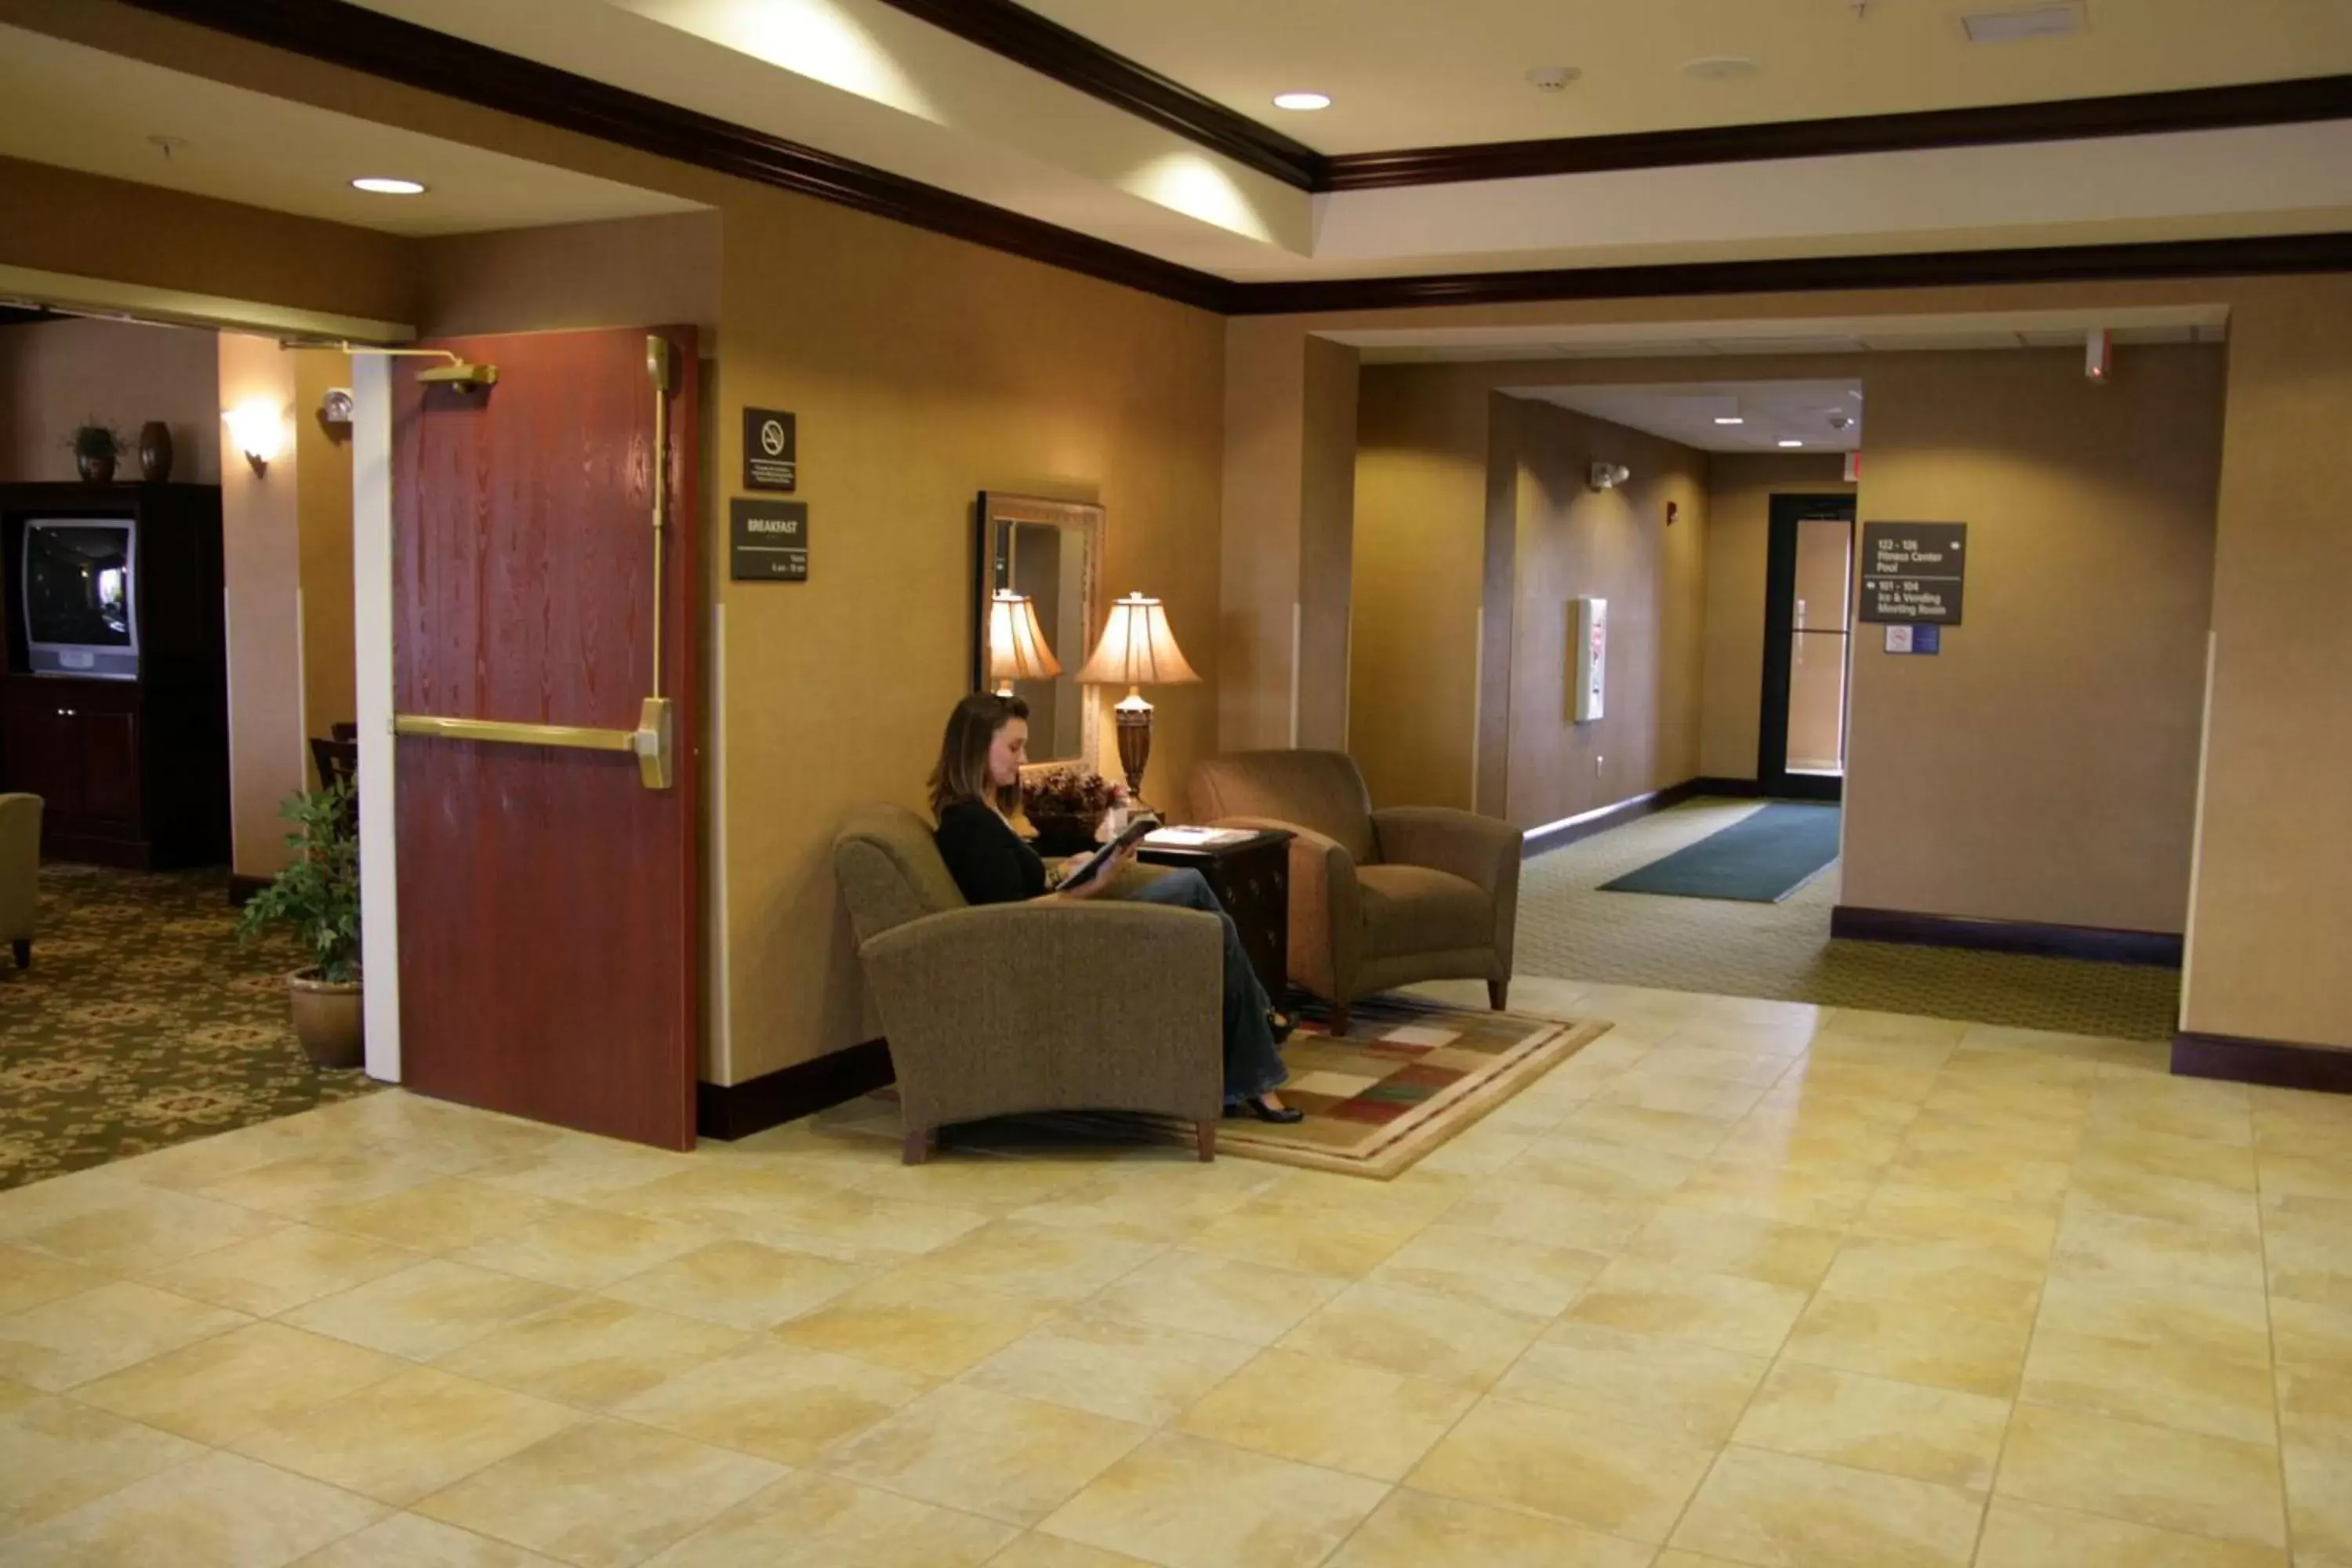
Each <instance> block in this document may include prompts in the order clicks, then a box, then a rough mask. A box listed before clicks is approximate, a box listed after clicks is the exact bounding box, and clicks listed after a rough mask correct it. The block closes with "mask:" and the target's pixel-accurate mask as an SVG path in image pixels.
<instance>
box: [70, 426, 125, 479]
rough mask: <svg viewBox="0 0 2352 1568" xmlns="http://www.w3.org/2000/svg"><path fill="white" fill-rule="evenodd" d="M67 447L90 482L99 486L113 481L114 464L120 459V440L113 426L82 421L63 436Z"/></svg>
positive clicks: (82, 475) (83, 475) (119, 435)
mask: <svg viewBox="0 0 2352 1568" xmlns="http://www.w3.org/2000/svg"><path fill="white" fill-rule="evenodd" d="M66 447H67V448H68V450H70V451H71V452H72V453H73V455H74V463H75V466H77V467H78V468H80V469H81V477H82V478H83V479H86V480H88V481H89V483H91V484H94V485H102V484H105V483H107V482H109V481H110V480H111V479H113V478H114V465H115V464H116V462H118V461H119V460H120V459H121V457H122V437H121V433H120V432H118V431H117V430H116V429H115V428H114V427H113V426H110V425H101V424H100V423H99V422H98V421H97V420H96V419H85V420H83V421H82V422H81V423H80V424H79V425H77V426H74V430H73V434H72V435H70V436H68V437H66Z"/></svg>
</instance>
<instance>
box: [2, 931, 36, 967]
mask: <svg viewBox="0 0 2352 1568" xmlns="http://www.w3.org/2000/svg"><path fill="white" fill-rule="evenodd" d="M8 945H9V946H10V947H12V948H14V949H15V950H16V967H17V968H19V969H30V968H32V967H33V939H32V938H31V937H28V936H20V937H18V938H17V939H16V941H15V942H11V943H9V944H8Z"/></svg>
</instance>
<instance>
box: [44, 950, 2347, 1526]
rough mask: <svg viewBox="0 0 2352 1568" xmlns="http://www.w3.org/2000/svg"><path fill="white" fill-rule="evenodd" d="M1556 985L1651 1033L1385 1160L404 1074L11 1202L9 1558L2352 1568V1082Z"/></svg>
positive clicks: (1613, 1038) (1532, 985) (1606, 1048)
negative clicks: (645, 1100) (559, 1091)
mask: <svg viewBox="0 0 2352 1568" xmlns="http://www.w3.org/2000/svg"><path fill="white" fill-rule="evenodd" d="M1440 989H1442V988H1440ZM1459 999H1462V1000H1465V1001H1467V1000H1475V998H1472V997H1468V996H1463V997H1461V998H1459ZM1516 999H1517V1005H1519V1006H1520V1007H1522V1008H1523V1009H1526V1010H1528V1011H1535V1012H1543V1013H1550V1014H1556V1015H1558V1016H1583V1017H1600V1018H1607V1019H1610V1020H1612V1021H1613V1022H1614V1023H1615V1025H1616V1027H1615V1028H1614V1029H1613V1030H1612V1032H1611V1033H1610V1034H1609V1035H1607V1036H1605V1037H1602V1038H1601V1040H1599V1041H1598V1042H1597V1043H1596V1044H1594V1045H1593V1046H1591V1047H1589V1048H1588V1049H1587V1050H1585V1051H1584V1052H1583V1053H1581V1054H1580V1056H1579V1057H1577V1058H1574V1059H1573V1060H1571V1061H1570V1062H1568V1063H1566V1064H1564V1065H1563V1066H1561V1067H1560V1068H1558V1069H1557V1070H1555V1071H1554V1072H1553V1073H1552V1074H1551V1075H1550V1076H1549V1078H1547V1079H1544V1080H1543V1081H1541V1082H1540V1083H1538V1084H1536V1085H1534V1086H1532V1087H1531V1088H1529V1089H1528V1090H1527V1091H1525V1092H1524V1093H1522V1094H1521V1095H1519V1096H1518V1097H1517V1099H1515V1100H1512V1101H1511V1102H1510V1103H1509V1104H1507V1106H1505V1107H1503V1108H1502V1109H1501V1110H1498V1111H1497V1112H1496V1114H1495V1115H1494V1116H1492V1117H1490V1118H1489V1119H1488V1120H1487V1121H1486V1123H1484V1124H1483V1125H1481V1126H1480V1127H1478V1128H1476V1129H1474V1130H1473V1131H1470V1132H1468V1133H1466V1134H1465V1136H1463V1137H1462V1138H1460V1139H1458V1140H1456V1141H1455V1142H1454V1143H1452V1144H1450V1145H1448V1146H1447V1147H1445V1148H1444V1149H1443V1150H1441V1151H1440V1152H1437V1153H1436V1154H1434V1155H1433V1156H1432V1157H1431V1158H1429V1159H1428V1160H1426V1161H1424V1162H1423V1163H1422V1164H1421V1165H1420V1166H1419V1167H1418V1168H1417V1169H1415V1170H1413V1171H1412V1172H1410V1173H1407V1174H1406V1175H1404V1176H1402V1177H1401V1178H1399V1179H1398V1180H1396V1181H1395V1182H1392V1183H1390V1184H1374V1183H1369V1182H1362V1181H1358V1180H1354V1179H1352V1178H1348V1177H1341V1176H1332V1175H1325V1174H1320V1173H1309V1172H1302V1171H1296V1170H1290V1169H1286V1168H1283V1167H1279V1166H1273V1165H1263V1164H1255V1163H1249V1162H1246V1161H1243V1160H1239V1159H1225V1160H1221V1161H1219V1162H1217V1163H1215V1164H1213V1165H1209V1166H1202V1165H1199V1164H1196V1163H1192V1162H1190V1161H1188V1160H1186V1159H1183V1158H1181V1157H1178V1156H1176V1155H1174V1154H1173V1153H1171V1152H1153V1151H1143V1150H1102V1149H1094V1150H1087V1149H1067V1148H1064V1149H1057V1150H1055V1149H1048V1150H1035V1151H1030V1152H1024V1153H1015V1154H1009V1155H1006V1154H999V1155H981V1154H970V1153H965V1154H959V1153H957V1152H954V1151H952V1150H950V1152H948V1153H947V1154H946V1155H945V1156H943V1157H942V1158H941V1159H940V1160H939V1161H937V1162H936V1163H932V1164H929V1165H927V1166H923V1167H920V1168H918V1169H914V1170H908V1169H906V1168H904V1167H902V1166H900V1165H899V1164H898V1163H897V1142H896V1140H895V1138H891V1137H888V1136H887V1132H888V1126H887V1121H877V1119H876V1117H875V1115H874V1114H873V1108H858V1109H856V1110H852V1111H850V1112H849V1113H847V1114H845V1115H841V1116H836V1117H834V1118H831V1119H828V1120H827V1121H826V1123H825V1124H824V1125H823V1126H811V1125H807V1124H802V1125H797V1126H793V1127H790V1128H783V1129H779V1130H777V1131H774V1132H772V1133H769V1134H765V1135H763V1136H761V1137H760V1138H757V1139H753V1140H751V1141H749V1142H744V1143H740V1144H737V1145H733V1146H725V1145H716V1146H709V1147H706V1148H704V1149H702V1150H700V1151H698V1152H696V1153H694V1154H691V1155H674V1154H665V1153H660V1152H650V1151H646V1150H642V1149H635V1148H630V1147H625V1146H622V1145H616V1144H612V1143H607V1142H601V1141H598V1140H594V1139H590V1138H585V1137H579V1136H574V1135H572V1134H568V1133H561V1132H557V1131H552V1130H550V1129H546V1128H541V1127H534V1126H530V1125H527V1124H523V1123H520V1122H515V1121H507V1120H504V1119H501V1118H498V1117H493V1116H488V1115H483V1114H479V1113H476V1112H471V1111H467V1110H458V1109H456V1108H452V1107H448V1106H444V1105H439V1104H436V1103H434V1102H431V1101H427V1100H418V1099H415V1098H412V1097H409V1096H406V1095H404V1094H400V1093H396V1092H394V1093H386V1094H383V1095H380V1096H376V1097H373V1098H370V1099H366V1100H358V1101H354V1102H352V1103H349V1104H344V1105H339V1106H334V1107H331V1108H328V1109H324V1110H317V1111H313V1112H310V1113H307V1114H304V1115H302V1116H299V1117H296V1118H293V1119H291V1120H289V1121H279V1122H275V1123H271V1124H268V1125H265V1126H259V1127H254V1128H249V1129H246V1130H244V1131H237V1132H233V1133H229V1134H226V1135H224V1136H222V1137H219V1138H215V1139H211V1140H208V1141H205V1142H199V1143H193V1144H187V1145H184V1146H181V1147H179V1148H175V1149H172V1150H168V1151H165V1152H161V1153H157V1154H153V1155H149V1156H146V1157H144V1158H142V1159H139V1160H136V1161H132V1162H129V1163H123V1164H119V1165H114V1166H110V1167H106V1168H102V1169H99V1170H94V1171H88V1172H84V1173H79V1174H76V1175H71V1176H67V1177H62V1178H59V1179H57V1180H54V1181H49V1182H44V1183H40V1184H35V1185H32V1186H28V1187H25V1188H22V1189H19V1190H16V1191H13V1192H8V1193H5V1194H0V1561H5V1562H6V1563H9V1564H10V1565H11V1568H34V1565H37V1564H48V1563H124V1564H138V1565H140V1568H174V1565H179V1564H187V1565H191V1568H197V1565H201V1568H215V1565H228V1568H274V1565H277V1564H282V1563H306V1564H311V1565H313V1568H375V1565H390V1564H400V1565H403V1568H411V1565H432V1568H467V1565H499V1568H519V1565H525V1564H546V1563H572V1564H577V1565H580V1568H620V1565H622V1564H628V1563H659V1564H662V1565H664V1568H717V1565H722V1564H737V1563H743V1564H751V1563H756V1564H760V1565H761V1568H799V1565H807V1568H861V1565H866V1564H873V1565H878V1568H898V1565H904V1568H954V1565H958V1564H977V1563H993V1564H997V1565H999V1568H1117V1565H1120V1564H1129V1565H1132V1564H1137V1563H1145V1564H1160V1565H1163V1568H1258V1565H1265V1568H1306V1565H1307V1564H1312V1563H1329V1564H1333V1565H1335V1568H1427V1565H1430V1564H1442V1563H1478V1564H1494V1565H1498V1568H1531V1565H1535V1564H1543V1565H1546V1568H1577V1565H1605V1568H1644V1565H1647V1568H1707V1565H1710V1564H1712V1565H1717V1568H1720V1565H1723V1564H1733V1563H1738V1564H1748V1565H1751V1568H1908V1565H1911V1564H1919V1565H1922V1568H1926V1565H1936V1564H1947V1563H1948V1564H1963V1563H1977V1564H1980V1565H1982V1568H2263V1565H2273V1568H2286V1565H2289V1564H2292V1565H2293V1568H2352V1100H2336V1099H2328V1098H2324V1097H2319V1096H2311V1095H2300V1094H2294V1093H2287V1092H2280V1091H2271V1090H2265V1089H2247V1088H2244V1087H2242V1086H2239V1085H2233V1084H2216V1083H2205V1082H2196V1081H2189V1080H2183V1079H2172V1078H2169V1077H2168V1076H2167V1075H2166V1074H2165V1072H2164V1070H2163V1052H2162V1049H2161V1047H2153V1046H2149V1045H2146V1044H2134V1043H2126V1042H2121V1041H2110V1040H2099V1039H2088V1038H2079V1037H2063V1036H2052V1035H2034V1034H2028V1033H2022V1032H2020V1031H2016V1030H2012V1029H1998V1028H1987V1027H1975V1026H1968V1025H1963V1024H1957V1023H1948V1022H1943V1021H1938V1020H1932V1019H1924V1018H1908V1017H1899V1016H1886V1015H1874V1014H1852V1013H1832V1012H1827V1011H1824V1010H1821V1009H1816V1008H1813V1007H1811V1006H1806V1005H1796V1004H1780V1003H1756V1002H1735V1001H1730V1000H1724V999H1716V998H1708V997H1703V996H1695V995H1688V994H1670V993H1660V992H1639V991H1630V990H1623V989H1618V988H1612V987H1580V986H1578V985H1575V984H1568V983H1560V982H1543V981H1528V982H1522V983H1521V984H1520V986H1519V988H1518V991H1517V998H1516ZM877 1134H881V1135H877Z"/></svg>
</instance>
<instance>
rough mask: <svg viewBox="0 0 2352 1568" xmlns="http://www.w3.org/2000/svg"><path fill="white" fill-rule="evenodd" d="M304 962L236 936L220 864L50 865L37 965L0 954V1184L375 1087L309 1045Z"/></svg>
mask: <svg viewBox="0 0 2352 1568" xmlns="http://www.w3.org/2000/svg"><path fill="white" fill-rule="evenodd" d="M295 963H296V958H295V954H294V950H293V948H292V947H291V946H290V945H289V944H288V943H286V942H278V941H269V942H257V943H255V944H253V945H251V946H246V945H243V944H240V943H239V942H237V940H236V910H232V909H231V908H230V907H229V903H228V879H227V878H226V876H225V875H223V874H220V873H206V872H175V873H172V874H168V875H156V876H146V875H141V874H138V873H134V872H127V871H105V870H99V869H97V868H90V867H82V866H54V865H53V866H44V867H43V868H41V926H40V935H39V936H37V938H35V939H34V942H33V966H32V968H30V969H26V970H19V969H17V968H16V966H15V965H14V964H13V963H10V962H9V961H8V959H7V958H6V956H5V952H0V1189H5V1188H8V1187H14V1186H21V1185H22V1184H25V1183H26V1182H35V1181H38V1180H40V1179H41V1178H42V1177H44V1176H57V1175H63V1174H64V1173H67V1172H68V1171H79V1170H81V1169H82V1168H84V1167H85V1166H89V1165H100V1164H104V1163H107V1162H108V1161H110V1160H120V1159H125V1158H127V1157H129V1156H131V1155H132V1154H142V1153H144V1152H147V1151H148V1150H150V1149H160V1148H163V1146H164V1145H166V1144H169V1143H178V1142H184V1141H185V1140H187V1139H190V1138H201V1137H204V1136H205V1135H206V1134H207V1133H213V1132H226V1131H228V1130H229V1129H230V1128H233V1127H243V1126H246V1125H247V1124H248V1123H250V1122H255V1121H268V1120H270V1119H271V1118H273V1117H278V1116H290V1115H292V1114H293V1113H294V1112H296V1111H298V1110H310V1108H311V1107H313V1106H316V1105H320V1104H323V1103H326V1102H328V1101H331V1100H348V1099H350V1098H352V1096H353V1095H356V1094H364V1093H366V1092H367V1091H368V1090H370V1089H373V1088H375V1087H376V1085H375V1084H374V1083H373V1081H372V1080H371V1079H369V1078H368V1076H367V1075H366V1074H365V1073H363V1072H360V1071H357V1070H353V1071H350V1072H320V1071H317V1070H315V1069H314V1068H312V1067H311V1066H310V1058H307V1057H305V1056H304V1055H303V1054H302V1047H300V1046H299V1045H298V1044H297V1043H296V1042H295V1039H294V1031H293V1028H292V1026H290V1024H289V1021H288V1018H287V1012H286V982H285V978H284V977H285V974H286V972H287V971H288V970H289V969H291V968H293V967H294V966H295Z"/></svg>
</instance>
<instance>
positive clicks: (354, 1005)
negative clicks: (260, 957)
mask: <svg viewBox="0 0 2352 1568" xmlns="http://www.w3.org/2000/svg"><path fill="white" fill-rule="evenodd" d="M286 994H287V998H288V1000H289V1003H290V1004H291V1005H292V1008H293V1013H294V1037H295V1038H297V1039H299V1040H300V1041H301V1042H302V1049H303V1050H304V1051H305V1052H306V1053H308V1054H309V1056H310V1065H311V1066H313V1067H321V1068H355V1067H357V1066H359V1065H360V1063H361V1061H362V1059H364V1058H365V1056H366V1054H367V1022H366V1019H365V1016H363V1015H362V1013H361V1011H360V983H359V982H358V981H356V980H347V981H336V980H321V979H320V978H319V972H318V971H317V970H315V969H299V970H297V971H295V972H294V973H291V974H289V975H288V976H287V977H286Z"/></svg>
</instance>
